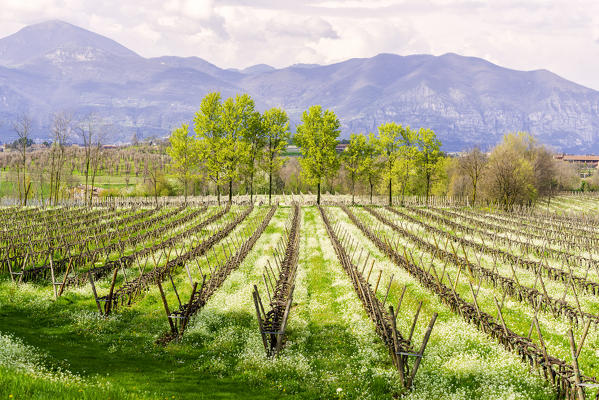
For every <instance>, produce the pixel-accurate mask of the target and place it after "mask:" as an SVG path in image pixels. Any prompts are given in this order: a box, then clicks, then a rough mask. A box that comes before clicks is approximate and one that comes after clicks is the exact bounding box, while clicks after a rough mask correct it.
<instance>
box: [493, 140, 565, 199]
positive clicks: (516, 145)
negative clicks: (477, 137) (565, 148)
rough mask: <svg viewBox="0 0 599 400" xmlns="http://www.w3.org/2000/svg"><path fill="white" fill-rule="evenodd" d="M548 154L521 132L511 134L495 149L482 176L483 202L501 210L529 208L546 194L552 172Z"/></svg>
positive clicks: (552, 175) (553, 172)
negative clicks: (484, 197) (526, 206)
mask: <svg viewBox="0 0 599 400" xmlns="http://www.w3.org/2000/svg"><path fill="white" fill-rule="evenodd" d="M550 157H551V154H550V153H549V152H548V151H547V150H546V149H545V148H544V147H543V146H541V145H539V144H538V143H537V142H536V140H535V139H534V137H533V136H531V135H530V134H528V133H525V132H518V133H516V134H514V133H511V134H508V135H505V136H504V137H503V141H502V142H501V143H500V144H498V145H497V146H495V148H494V149H493V151H492V152H491V155H490V156H489V162H488V164H487V168H486V170H485V174H484V185H483V187H484V193H485V196H486V199H487V200H488V201H491V202H495V203H498V204H499V205H501V206H502V207H503V208H505V209H511V208H513V206H514V205H516V204H528V205H531V204H532V203H533V202H535V201H536V200H537V198H538V197H539V196H542V195H546V194H548V193H547V190H548V189H547V187H548V184H550V182H551V179H553V177H554V174H555V171H554V169H553V168H552V166H551V163H550V162H549V161H550Z"/></svg>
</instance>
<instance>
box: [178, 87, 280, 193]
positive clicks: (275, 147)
mask: <svg viewBox="0 0 599 400" xmlns="http://www.w3.org/2000/svg"><path fill="white" fill-rule="evenodd" d="M193 123H194V126H193V131H194V134H191V132H190V131H189V125H188V124H182V125H181V127H180V128H177V129H175V130H174V131H173V132H172V134H171V137H170V144H171V145H170V147H169V148H168V149H167V152H168V154H169V155H170V156H171V158H172V160H173V161H172V166H173V170H174V171H175V173H176V176H177V177H178V178H179V180H180V181H181V183H182V185H183V190H184V196H185V199H187V194H188V187H189V183H190V182H191V180H192V179H193V178H194V176H197V175H200V176H201V177H202V178H204V179H208V180H210V181H212V182H213V183H214V185H215V186H216V191H217V197H218V201H219V202H220V195H221V187H222V186H223V185H228V187H229V201H231V200H232V195H233V183H234V182H235V181H237V180H238V179H239V177H240V176H241V175H243V176H244V177H246V182H247V184H248V192H249V193H250V197H251V198H252V199H253V194H254V178H255V175H256V172H257V170H258V169H261V170H263V171H265V172H266V173H267V174H268V179H269V188H268V194H269V202H270V200H271V197H272V183H273V175H274V174H275V172H276V171H277V169H278V168H280V166H281V165H282V160H281V157H280V155H281V153H282V151H283V150H284V149H285V147H286V146H287V141H288V139H289V135H290V130H289V118H288V117H287V114H286V113H285V111H284V110H282V109H280V108H271V109H270V110H267V111H265V112H264V113H263V114H261V113H260V112H258V111H256V109H255V104H254V101H253V100H252V98H251V97H250V96H248V95H247V94H244V95H238V96H236V97H235V98H232V97H231V98H228V99H226V100H225V101H223V100H222V98H221V96H220V93H210V94H208V95H206V96H205V97H204V98H203V100H202V102H201V105H200V110H199V111H198V112H197V113H196V114H195V117H194V120H193Z"/></svg>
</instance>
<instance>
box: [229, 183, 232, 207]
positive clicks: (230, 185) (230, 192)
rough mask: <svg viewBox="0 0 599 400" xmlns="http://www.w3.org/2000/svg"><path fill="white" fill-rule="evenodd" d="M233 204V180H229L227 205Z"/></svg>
mask: <svg viewBox="0 0 599 400" xmlns="http://www.w3.org/2000/svg"><path fill="white" fill-rule="evenodd" d="M232 203H233V179H229V204H232Z"/></svg>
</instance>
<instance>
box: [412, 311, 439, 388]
mask: <svg viewBox="0 0 599 400" xmlns="http://www.w3.org/2000/svg"><path fill="white" fill-rule="evenodd" d="M437 315H438V314H437V313H434V314H433V317H432V318H431V321H430V323H429V324H428V328H427V329H426V333H425V334H424V339H422V344H421V345H420V351H419V352H418V357H416V361H415V362H414V367H413V368H412V373H411V374H410V377H409V378H408V381H407V382H406V387H407V388H408V389H409V388H410V387H411V386H412V383H413V382H414V377H415V376H416V372H418V368H419V367H420V362H421V361H422V357H423V356H424V350H425V349H426V345H427V344H428V339H429V338H430V337H431V332H432V331H433V326H435V321H437Z"/></svg>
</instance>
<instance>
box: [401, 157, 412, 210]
mask: <svg viewBox="0 0 599 400" xmlns="http://www.w3.org/2000/svg"><path fill="white" fill-rule="evenodd" d="M409 174H410V168H409V165H406V176H405V178H404V181H403V184H402V185H401V206H402V207H403V204H404V196H405V193H406V186H407V185H408V176H409Z"/></svg>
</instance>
